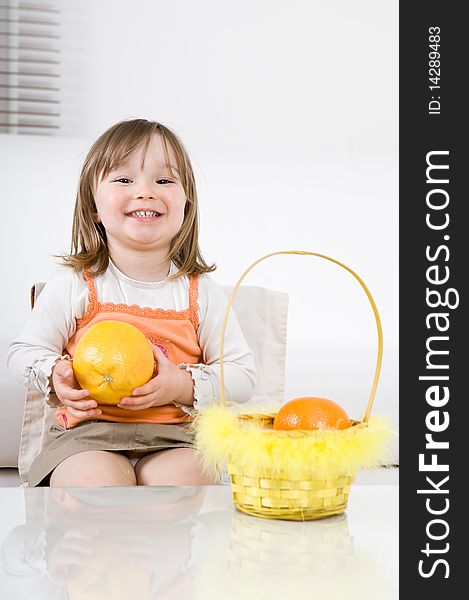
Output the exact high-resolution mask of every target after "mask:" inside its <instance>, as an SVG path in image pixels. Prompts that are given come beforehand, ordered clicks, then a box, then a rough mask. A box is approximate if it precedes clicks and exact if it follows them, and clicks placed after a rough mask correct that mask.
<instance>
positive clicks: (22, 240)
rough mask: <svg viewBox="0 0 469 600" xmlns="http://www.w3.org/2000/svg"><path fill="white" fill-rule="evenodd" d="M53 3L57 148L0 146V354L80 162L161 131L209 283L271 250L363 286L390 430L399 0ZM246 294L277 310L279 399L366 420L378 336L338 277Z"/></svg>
mask: <svg viewBox="0 0 469 600" xmlns="http://www.w3.org/2000/svg"><path fill="white" fill-rule="evenodd" d="M58 4H59V5H61V6H62V8H63V17H62V18H63V22H64V25H63V28H62V30H63V39H64V42H63V47H64V51H63V65H62V70H63V86H64V89H63V98H62V99H63V108H62V110H63V123H64V128H63V132H62V135H61V136H60V137H55V138H45V137H38V136H14V135H0V170H1V180H0V194H1V199H2V218H1V220H0V227H1V236H0V238H1V239H0V243H1V256H2V263H1V281H2V288H3V290H4V291H3V293H2V296H1V314H2V326H1V338H2V339H3V340H6V339H9V338H11V337H12V336H14V335H15V333H17V331H18V330H19V328H20V327H21V324H22V322H23V321H24V319H25V317H26V315H27V313H28V310H29V306H28V290H29V287H30V285H31V283H32V282H34V281H37V280H46V279H47V278H48V276H49V275H50V272H51V269H52V268H53V262H52V260H51V258H50V256H51V255H52V254H57V253H61V252H64V251H66V250H67V249H68V247H69V238H70V227H71V215H72V211H73V203H74V195H75V189H76V185H77V174H78V171H79V168H80V164H81V161H82V160H83V158H84V156H85V153H86V151H87V149H88V147H89V145H90V144H91V143H92V142H93V141H94V139H95V138H96V137H97V136H98V135H99V134H100V133H101V132H102V131H104V130H105V129H106V128H107V127H108V126H110V125H112V124H113V123H115V122H116V121H118V120H121V119H127V118H135V117H143V118H148V119H153V120H160V121H161V122H163V123H165V124H166V125H169V126H170V127H172V128H173V129H174V130H175V131H176V132H177V133H178V134H179V135H180V137H181V138H182V140H183V141H184V142H185V144H186V146H187V148H188V150H189V152H190V154H191V156H192V159H193V162H194V167H195V170H196V176H197V179H198V185H199V195H200V205H201V247H202V249H203V252H204V255H205V257H206V259H207V260H210V261H215V262H216V263H217V264H218V267H219V268H218V270H217V272H216V275H215V277H216V279H217V280H218V281H219V283H222V284H229V283H233V282H234V281H235V280H236V278H237V277H238V276H239V275H240V273H241V272H242V270H243V269H244V268H245V267H246V266H247V265H249V264H250V263H251V262H252V261H253V260H255V259H256V258H258V257H259V256H261V255H263V254H265V253H268V252H270V251H275V250H282V249H304V250H310V251H315V252H321V253H325V254H329V255H331V256H333V257H334V258H336V259H338V260H340V261H342V262H345V263H346V264H348V265H349V266H351V267H352V268H354V269H355V270H357V271H358V273H359V274H360V275H361V276H362V277H363V279H364V280H365V282H366V283H367V284H368V286H369V288H370V289H371V291H372V293H373V294H374V296H375V299H376V302H377V304H378V307H379V309H380V312H381V317H382V320H383V328H384V334H385V360H384V365H383V376H382V379H381V383H380V387H379V390H378V396H377V409H380V411H379V412H383V411H384V412H390V413H392V416H393V421H394V422H395V423H397V376H398V373H397V342H398V339H397V336H398V331H397V328H398V300H397V299H398V270H397V265H398V247H397V243H398V229H397V220H398V196H397V189H398V188H397V185H398V163H397V143H398V138H397V131H398V129H397V125H398V113H397V110H398V109H397V106H398V103H397V98H398V85H397V83H398V72H397V61H398V54H397V44H398V32H397V19H398V3H397V1H394V0H387V1H385V2H375V1H373V0H356V1H355V2H353V3H352V2H348V1H347V0H331V1H329V2H322V1H320V0H314V1H305V0H289V2H283V1H279V0H256V1H255V2H252V1H248V0H237V2H229V1H219V0H199V1H198V2H190V1H189V0H172V1H171V2H163V1H160V0H157V1H153V2H150V1H144V0H133V1H132V2H129V1H127V0H95V1H94V2H88V3H78V2H73V1H72V0H64V1H63V2H58ZM78 50H79V51H78ZM246 283H251V284H259V285H266V286H268V287H274V288H276V289H282V290H285V291H288V292H289V293H290V294H291V306H290V328H289V355H288V363H289V377H288V382H287V383H288V385H287V387H288V390H289V392H291V393H292V394H294V393H296V391H298V392H299V393H302V394H311V395H313V394H315V393H322V394H323V395H327V396H329V397H332V398H335V399H336V400H337V401H339V402H340V403H341V404H343V405H344V406H347V403H351V404H352V405H353V410H354V411H356V410H358V406H364V403H365V402H366V396H367V393H368V389H369V386H370V384H371V376H372V367H373V361H374V358H373V356H374V352H375V347H376V343H375V335H376V334H375V331H374V329H373V327H374V325H373V318H372V313H371V310H370V308H369V307H368V306H367V302H366V298H365V296H364V294H363V292H362V291H361V289H360V288H359V286H358V284H357V283H356V282H355V281H354V280H353V279H352V278H351V276H350V275H349V274H348V273H346V272H345V271H341V270H340V269H338V268H337V267H335V266H333V265H330V264H329V263H324V264H323V263H322V262H321V261H319V260H316V259H309V258H306V257H281V258H277V259H275V260H273V261H271V263H270V264H268V263H265V265H263V266H262V267H260V268H259V270H258V271H257V272H254V273H253V275H252V276H250V277H249V279H248V280H247V281H246ZM306 375H307V377H308V378H309V379H308V380H307V383H302V384H301V386H302V387H301V386H300V380H301V381H303V379H301V378H304V377H306ZM304 381H305V382H306V379H304ZM305 385H306V387H307V388H308V389H305ZM298 387H301V390H300V389H298V390H297V388H298ZM352 412H353V411H352Z"/></svg>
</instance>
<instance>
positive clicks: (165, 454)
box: [8, 119, 255, 487]
mask: <svg viewBox="0 0 469 600" xmlns="http://www.w3.org/2000/svg"><path fill="white" fill-rule="evenodd" d="M61 258H62V260H63V264H62V265H60V266H58V267H57V271H56V273H55V274H54V276H53V277H52V278H51V279H50V281H49V282H48V283H47V285H46V286H45V288H44V290H43V291H42V293H41V295H40V296H39V298H38V300H37V303H36V305H35V307H34V309H33V311H32V312H31V315H30V317H29V319H28V321H27V323H26V325H25V327H24V328H23V330H22V332H21V333H20V334H19V336H18V337H17V339H16V340H15V341H14V342H13V343H12V344H11V346H10V350H9V353H8V365H9V368H10V370H11V372H12V373H13V375H14V376H15V377H16V379H18V380H19V381H21V382H22V383H23V384H25V385H26V386H28V388H29V390H30V391H31V390H36V392H35V393H36V397H37V393H38V392H40V394H41V395H42V397H41V398H40V400H41V404H40V405H43V406H44V411H45V413H46V414H47V412H48V410H47V409H49V413H51V411H50V406H51V405H52V406H53V405H55V406H56V408H55V409H54V411H52V412H53V422H52V423H48V424H47V425H46V427H44V428H43V433H42V436H41V437H42V438H43V441H42V444H41V445H42V449H41V451H40V452H39V454H37V453H36V454H37V455H36V456H35V457H34V460H33V461H32V464H31V465H30V468H29V473H28V474H27V482H26V483H27V485H29V486H37V485H51V486H61V487H65V486H110V485H119V486H125V485H152V484H162V485H190V484H207V483H213V481H211V480H210V478H209V477H208V476H207V475H206V474H205V473H204V472H203V471H202V469H201V463H200V459H199V457H198V455H197V452H196V450H195V449H194V447H193V434H192V431H191V423H190V421H191V420H192V418H193V415H194V414H195V413H196V411H197V410H198V409H200V408H202V407H203V405H204V403H207V401H208V400H209V398H210V397H211V396H219V386H220V383H219V361H220V349H219V343H220V331H221V323H222V320H223V314H224V310H225V305H226V297H225V295H224V293H223V291H222V290H221V289H220V288H219V287H218V286H217V285H216V284H215V283H214V282H213V280H212V279H211V277H210V275H208V273H209V272H211V271H213V270H214V269H215V267H214V266H209V265H207V263H206V262H205V261H204V259H203V258H202V255H201V252H200V250H199V245H198V205H197V192H196V186H195V179H194V174H193V171H192V166H191V162H190V159H189V156H188V154H187V151H186V150H185V148H184V146H183V145H182V143H181V141H180V140H179V138H178V137H177V136H176V135H175V134H174V133H173V132H172V131H171V130H170V129H168V128H167V127H165V126H163V125H161V124H160V123H156V122H150V121H146V120H143V119H136V120H130V121H123V122H121V123H118V124H116V125H114V126H113V127H111V128H110V129H108V130H107V131H106V132H105V133H104V134H103V135H101V137H100V138H99V139H98V140H97V141H96V142H95V144H94V145H93V146H92V148H91V150H90V151H89V153H88V155H87V157H86V159H85V162H84V165H83V168H82V172H81V176H80V180H79V188H78V194H77V199H76V204H75V213H74V218H73V230H72V246H71V253H70V255H67V256H63V257H61ZM105 319H113V320H120V321H124V322H126V323H131V324H133V325H135V326H137V327H138V328H139V329H140V330H141V331H143V333H144V334H145V335H146V336H147V338H148V339H149V340H150V342H151V343H152V347H153V352H154V356H155V362H156V364H157V370H156V371H157V374H156V376H154V377H153V378H152V379H151V380H150V381H149V382H148V383H147V384H145V385H143V386H141V387H139V388H136V389H135V390H133V393H132V395H131V397H127V398H122V399H121V400H120V402H119V404H118V406H109V405H100V404H97V402H96V401H95V400H94V399H93V398H92V397H90V394H89V392H88V391H87V390H84V389H81V388H80V386H79V385H78V383H77V381H76V379H75V377H74V374H73V369H72V358H73V353H74V349H75V347H76V345H77V342H78V340H79V339H80V338H81V336H82V335H83V334H84V333H85V332H86V331H87V330H88V329H89V328H90V327H91V326H92V325H94V324H95V323H97V322H99V321H102V320H105ZM224 363H225V390H226V394H227V396H228V398H229V399H230V401H232V402H245V401H247V400H249V398H250V397H251V395H252V393H253V390H254V385H255V366H254V359H253V354H252V351H251V350H250V349H249V348H248V346H247V344H246V341H245V339H244V337H243V334H242V333H241V330H240V328H239V326H238V324H237V322H236V319H235V318H234V316H233V317H231V318H230V321H229V325H228V328H227V331H226V335H225V349H224ZM29 395H30V393H29V392H28V396H29ZM27 403H28V401H27ZM25 415H28V412H27V407H26V412H25ZM46 420H47V419H46ZM36 421H37V419H32V418H30V417H28V418H26V417H25V419H24V423H23V434H22V445H24V444H27V443H28V440H30V439H32V436H31V431H33V428H34V423H35V422H36ZM27 428H29V429H30V431H25V430H26V429H27ZM44 440H45V441H44ZM26 450H27V449H26ZM30 454H31V453H30ZM30 462H31V461H30ZM26 471H27V469H26Z"/></svg>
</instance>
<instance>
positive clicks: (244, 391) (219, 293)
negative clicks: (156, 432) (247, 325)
mask: <svg viewBox="0 0 469 600" xmlns="http://www.w3.org/2000/svg"><path fill="white" fill-rule="evenodd" d="M226 303H227V297H226V295H225V293H224V292H223V290H222V289H221V288H220V287H219V286H218V285H217V284H216V283H215V282H214V281H213V280H212V279H211V277H210V276H209V275H201V276H199V331H198V337H199V344H200V347H201V348H202V351H203V364H200V365H181V366H185V368H186V370H187V371H189V372H190V373H191V375H192V379H193V380H194V399H195V402H194V406H195V407H196V408H201V407H203V405H204V404H207V403H208V402H209V401H210V399H212V398H213V397H216V398H218V399H219V398H220V334H221V327H222V323H223V317H224V314H225V308H226ZM224 344H225V348H224V355H223V366H224V372H225V396H226V398H227V400H228V401H229V402H236V403H242V402H247V401H248V400H249V399H250V398H251V397H252V395H253V393H254V388H255V384H256V366H255V362H254V355H253V352H252V350H251V349H250V348H249V346H248V345H247V343H246V340H245V338H244V335H243V333H242V331H241V329H240V327H239V324H238V321H237V319H236V316H235V315H234V312H231V314H230V317H229V320H228V324H227V328H226V333H225V342H224Z"/></svg>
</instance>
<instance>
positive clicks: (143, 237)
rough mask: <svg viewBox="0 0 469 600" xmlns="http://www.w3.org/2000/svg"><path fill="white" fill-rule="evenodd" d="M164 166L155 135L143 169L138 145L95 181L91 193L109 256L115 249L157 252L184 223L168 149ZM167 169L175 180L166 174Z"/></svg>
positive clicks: (173, 161)
mask: <svg viewBox="0 0 469 600" xmlns="http://www.w3.org/2000/svg"><path fill="white" fill-rule="evenodd" d="M168 150H169V159H170V162H171V170H170V169H169V167H168V165H167V164H166V159H165V152H164V146H163V142H162V139H161V137H160V136H159V135H154V136H153V137H152V139H151V141H150V143H149V145H148V148H147V151H146V155H145V161H144V163H143V165H142V159H143V151H144V149H143V147H140V148H137V149H136V150H135V151H134V152H133V153H132V154H131V155H130V156H129V157H128V159H127V160H126V161H125V162H124V163H122V164H121V165H119V166H118V167H117V168H116V169H115V170H113V171H111V172H110V173H108V175H107V176H106V177H104V178H103V179H100V181H99V183H98V185H97V187H96V191H95V203H96V208H97V213H96V214H95V215H94V218H95V220H96V222H97V223H99V222H101V223H102V224H103V226H104V228H105V230H106V236H107V241H108V246H109V252H110V254H111V257H112V256H113V255H115V254H116V253H118V252H119V251H128V250H132V249H134V250H138V251H142V250H143V251H155V250H158V251H160V250H161V251H162V252H163V253H165V255H167V253H168V252H169V249H170V243H171V240H172V239H173V238H174V236H175V235H176V234H177V233H178V231H179V230H180V228H181V225H182V223H183V220H184V206H185V204H186V195H185V193H184V188H183V186H182V183H181V180H180V178H179V173H178V169H177V162H176V159H175V156H174V153H173V151H172V149H171V148H168ZM171 171H172V172H173V173H174V175H175V176H173V175H171Z"/></svg>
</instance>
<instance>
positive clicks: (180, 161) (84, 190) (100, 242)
mask: <svg viewBox="0 0 469 600" xmlns="http://www.w3.org/2000/svg"><path fill="white" fill-rule="evenodd" d="M153 135H159V136H161V139H162V142H163V147H164V151H165V158H166V162H167V165H168V166H169V168H170V169H171V166H170V165H171V161H170V158H169V151H168V148H171V149H172V150H173V152H174V155H175V157H176V162H177V168H178V171H179V176H180V179H181V183H182V186H183V188H184V192H185V194H186V199H187V201H186V204H185V208H184V220H183V223H182V226H181V229H180V230H179V231H178V233H177V235H176V236H175V237H174V238H173V239H172V240H171V246H170V251H169V255H168V259H169V260H172V261H173V262H174V263H175V264H176V266H177V267H178V269H179V271H178V273H177V274H175V275H173V276H172V278H176V277H181V276H182V275H191V274H196V273H209V272H212V271H214V270H215V268H216V267H215V265H210V266H209V265H208V264H207V263H206V262H205V260H204V259H203V257H202V254H201V252H200V248H199V240H198V238H199V213H198V201H197V190H196V186H195V177H194V173H193V170H192V165H191V162H190V159H189V155H188V153H187V150H186V149H185V148H184V145H183V144H182V142H181V140H180V139H179V138H178V136H177V135H176V134H175V133H173V132H172V131H171V130H170V129H169V128H168V127H166V126H165V125H162V124H161V123H157V122H155V121H147V120H145V119H133V120H129V121H121V122H120V123H117V124H116V125H113V126H112V127H110V128H109V129H108V130H107V131H105V132H104V133H103V134H102V135H101V136H100V137H99V138H98V139H97V140H96V142H95V143H94V144H93V146H92V147H91V148H90V150H89V152H88V154H87V156H86V158H85V161H84V163H83V167H82V170H81V174H80V179H79V184H78V192H77V197H76V202H75V211H74V214H73V227H72V243H71V249H70V254H66V255H63V256H59V257H58V258H61V259H62V261H63V263H64V264H65V265H67V266H69V267H71V268H73V269H75V270H76V271H80V272H81V271H83V270H84V269H89V270H92V271H93V273H94V274H95V275H101V274H102V273H104V272H105V271H106V269H107V268H108V265H109V250H108V245H107V239H106V231H105V229H104V227H103V225H102V224H101V223H96V222H95V220H94V218H93V213H96V212H97V209H96V204H95V201H94V191H95V189H96V185H97V184H98V182H99V180H100V179H102V178H104V177H106V175H107V174H108V173H110V172H111V171H112V170H113V169H115V168H116V167H118V166H119V165H120V164H121V163H122V162H124V161H125V160H126V158H127V157H128V156H129V155H130V154H132V152H134V151H135V150H136V149H137V148H138V147H140V146H143V149H144V153H143V160H144V158H145V153H146V151H147V149H148V145H149V143H150V141H151V139H152V136H153Z"/></svg>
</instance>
